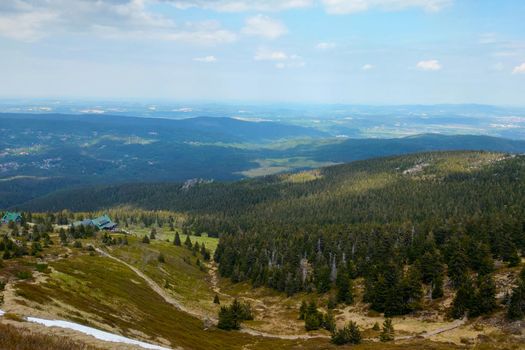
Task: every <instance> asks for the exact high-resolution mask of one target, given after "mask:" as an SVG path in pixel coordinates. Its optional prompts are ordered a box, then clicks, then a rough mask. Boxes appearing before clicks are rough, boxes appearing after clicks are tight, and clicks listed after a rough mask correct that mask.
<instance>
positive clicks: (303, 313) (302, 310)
mask: <svg viewBox="0 0 525 350" xmlns="http://www.w3.org/2000/svg"><path fill="white" fill-rule="evenodd" d="M307 312H308V305H307V304H306V301H304V300H303V301H302V302H301V307H300V308H299V319H300V320H304V318H305V316H306V313H307Z"/></svg>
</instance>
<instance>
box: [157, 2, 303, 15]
mask: <svg viewBox="0 0 525 350" xmlns="http://www.w3.org/2000/svg"><path fill="white" fill-rule="evenodd" d="M165 1H169V2H173V4H174V5H175V6H176V7H177V8H179V9H188V8H192V7H198V8H202V9H206V10H213V11H218V12H247V11H258V12H276V11H284V10H290V9H296V8H305V7H310V6H312V5H313V0H213V1H210V0H165Z"/></svg>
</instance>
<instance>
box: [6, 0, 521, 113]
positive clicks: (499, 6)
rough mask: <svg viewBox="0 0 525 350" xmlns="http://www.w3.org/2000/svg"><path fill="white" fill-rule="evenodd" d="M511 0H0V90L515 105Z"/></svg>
mask: <svg viewBox="0 0 525 350" xmlns="http://www.w3.org/2000/svg"><path fill="white" fill-rule="evenodd" d="M524 18H525V1H522V0H498V1H494V0H1V1H0V81H1V84H0V98H71V99H82V98H90V99H93V98H94V99H104V100H110V99H144V100H157V99H158V100H172V101H217V102H226V101H228V102H231V101H242V102H265V103H266V102H270V103H271V102H293V103H345V104H436V103H483V104H497V105H519V106H524V105H525V20H524Z"/></svg>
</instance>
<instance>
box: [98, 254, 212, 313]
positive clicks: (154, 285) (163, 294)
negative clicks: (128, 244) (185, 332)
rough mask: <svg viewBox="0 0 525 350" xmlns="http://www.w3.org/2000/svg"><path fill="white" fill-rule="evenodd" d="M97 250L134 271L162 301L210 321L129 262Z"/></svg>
mask: <svg viewBox="0 0 525 350" xmlns="http://www.w3.org/2000/svg"><path fill="white" fill-rule="evenodd" d="M95 250H96V251H97V252H99V253H100V254H102V255H103V256H105V257H107V258H110V259H113V260H115V261H117V262H119V263H121V264H123V265H126V267H128V268H129V269H130V270H131V271H133V272H134V273H135V274H136V275H137V276H139V277H140V278H142V279H143V280H144V281H145V282H146V284H147V285H148V286H149V287H150V288H151V289H153V291H154V292H155V293H157V294H158V295H159V296H161V297H162V299H164V301H166V302H167V303H168V304H171V305H173V306H175V307H176V308H177V309H179V310H181V311H183V312H185V313H187V314H190V315H191V316H194V317H197V318H199V319H201V320H209V319H210V317H208V316H207V315H204V314H202V313H199V312H196V311H195V310H190V309H188V308H187V307H185V306H184V305H182V304H181V303H180V302H179V301H177V300H176V299H174V298H173V297H172V296H171V295H169V294H168V293H167V292H166V291H165V290H164V288H162V287H161V286H159V285H158V284H157V283H156V282H155V281H153V280H152V279H151V278H149V277H148V276H146V275H145V274H144V273H143V272H142V271H140V270H139V269H137V268H136V267H134V266H133V265H130V264H128V263H127V262H125V261H124V260H121V259H119V258H117V257H115V256H113V255H111V254H109V253H108V252H106V251H104V250H102V249H100V248H95ZM211 320H212V321H215V322H216V320H213V319H211Z"/></svg>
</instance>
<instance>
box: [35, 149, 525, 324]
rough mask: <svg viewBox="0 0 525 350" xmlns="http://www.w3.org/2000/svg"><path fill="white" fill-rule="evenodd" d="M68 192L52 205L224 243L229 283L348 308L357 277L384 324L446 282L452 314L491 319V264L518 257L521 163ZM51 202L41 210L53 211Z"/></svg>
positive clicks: (340, 170) (476, 161) (446, 162)
mask: <svg viewBox="0 0 525 350" xmlns="http://www.w3.org/2000/svg"><path fill="white" fill-rule="evenodd" d="M70 194H71V193H70ZM75 194H76V195H77V196H78V197H68V198H64V197H60V196H56V197H55V199H54V200H55V201H56V200H57V199H60V200H64V202H62V205H63V204H64V203H72V204H71V209H75V208H76V205H77V204H74V203H78V205H79V206H80V205H81V206H84V207H85V206H88V209H92V208H96V207H97V206H100V205H106V206H108V207H109V206H111V205H113V204H114V203H123V204H134V206H136V207H139V208H145V209H152V210H155V209H160V208H163V209H169V210H174V211H177V212H180V213H183V214H181V215H184V218H183V220H175V219H173V218H169V217H167V218H166V214H162V215H160V217H163V218H164V219H162V220H167V222H169V223H170V224H173V223H174V222H177V224H178V225H181V226H182V227H183V229H185V230H188V231H193V232H195V233H197V234H199V233H204V232H206V233H208V234H210V235H215V236H220V243H219V246H218V249H217V250H216V253H215V260H216V261H217V262H218V263H219V271H220V273H221V274H222V275H223V276H226V277H230V278H231V279H232V280H233V281H245V280H249V281H251V282H252V283H253V285H255V286H260V285H265V286H269V287H271V288H274V289H277V290H280V291H284V292H286V293H288V294H294V293H297V292H300V291H309V292H317V293H325V292H328V291H334V290H335V291H336V294H335V298H336V300H334V302H335V303H352V302H353V300H354V296H353V288H352V285H353V284H354V282H355V279H356V278H362V279H363V280H364V286H365V294H364V300H365V301H366V302H369V303H370V306H371V308H372V309H373V310H376V311H379V312H384V313H385V315H387V316H391V315H400V314H405V313H409V312H412V311H414V310H417V309H419V308H420V307H421V302H422V299H423V296H424V295H425V296H427V299H428V298H430V299H439V298H441V297H443V293H444V287H445V286H447V287H451V288H453V289H455V290H456V291H457V292H456V293H455V299H454V302H453V304H452V307H451V308H450V311H449V312H450V316H451V317H456V318H461V317H463V315H465V314H468V315H469V316H476V315H481V314H486V313H489V312H491V311H493V310H494V309H495V308H497V304H496V297H495V291H496V288H495V281H494V276H493V272H494V270H495V265H496V264H499V265H501V264H506V265H508V266H511V267H512V266H517V265H519V264H520V256H521V255H522V254H523V253H524V252H525V157H524V156H516V155H506V154H500V153H488V152H441V153H424V154H416V155H410V156H402V157H391V158H382V159H375V160H370V161H359V162H354V163H350V164H346V165H339V166H333V167H328V168H322V169H319V170H312V171H305V172H299V173H292V174H282V175H275V176H269V177H265V178H260V179H254V180H244V181H239V182H235V183H199V182H196V183H194V184H192V185H191V186H181V185H177V184H137V185H129V186H115V187H106V188H99V189H92V190H90V191H85V192H77V193H75ZM46 200H47V202H45V201H44V202H39V203H38V205H43V204H45V205H49V206H50V208H54V205H56V204H57V202H53V199H52V198H48V199H46ZM90 206H93V207H90ZM157 220H158V218H156V219H155V221H154V222H156V221H157ZM519 286H521V284H520V285H519ZM524 295H525V293H523V287H522V286H521V287H517V288H516V290H515V292H514V293H513V294H512V295H509V296H508V297H507V298H506V300H507V302H509V303H510V302H511V301H512V302H513V303H515V304H516V303H517V304H518V305H522V304H523V303H524V298H525V297H524ZM523 309H524V310H523V311H525V308H523ZM520 310H521V309H520ZM518 316H519V314H518ZM513 317H515V316H513Z"/></svg>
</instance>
